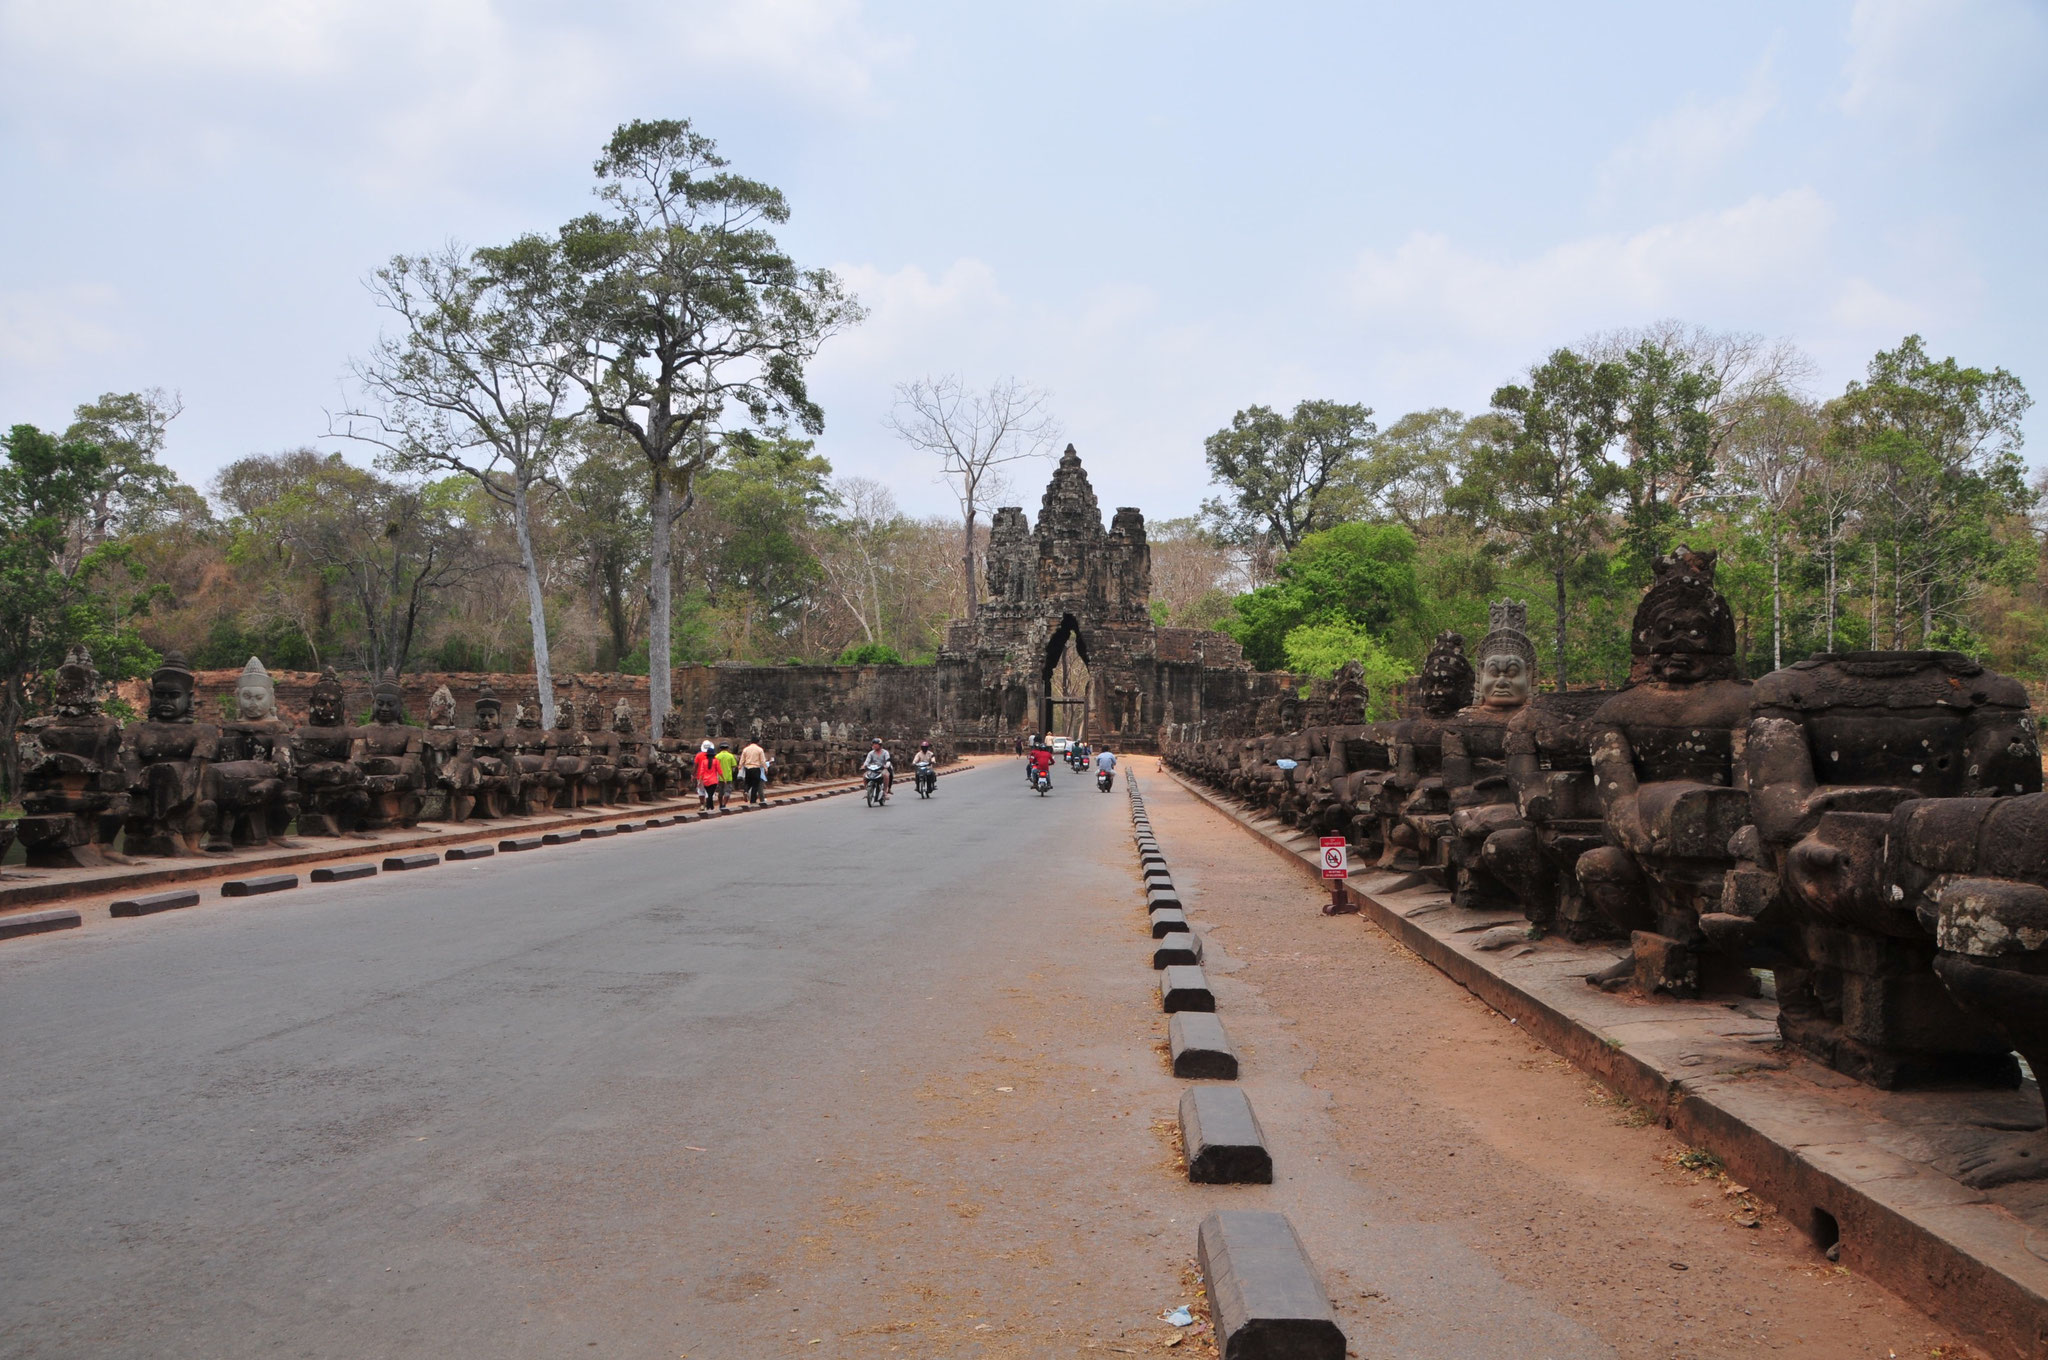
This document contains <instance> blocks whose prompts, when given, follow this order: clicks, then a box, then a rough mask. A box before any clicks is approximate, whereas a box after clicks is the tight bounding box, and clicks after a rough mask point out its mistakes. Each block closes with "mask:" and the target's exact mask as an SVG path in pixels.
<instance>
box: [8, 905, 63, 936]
mask: <svg viewBox="0 0 2048 1360" xmlns="http://www.w3.org/2000/svg"><path fill="white" fill-rule="evenodd" d="M80 920H81V918H80V916H79V914H78V912H77V909H76V908H73V907H58V908H56V909H55V910H52V911H25V912H22V913H20V914H19V915H15V916H0V940H14V939H19V938H20V937H22V936H24V935H42V934H46V933H47V932H49V931H52V930H76V929H77V928H78V926H79V923H80Z"/></svg>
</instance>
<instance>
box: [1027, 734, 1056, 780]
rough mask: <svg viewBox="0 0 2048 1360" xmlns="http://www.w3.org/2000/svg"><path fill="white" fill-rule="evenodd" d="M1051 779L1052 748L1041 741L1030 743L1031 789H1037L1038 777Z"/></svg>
mask: <svg viewBox="0 0 2048 1360" xmlns="http://www.w3.org/2000/svg"><path fill="white" fill-rule="evenodd" d="M1041 775H1043V776H1044V777H1045V778H1046V779H1047V780H1050V779H1051V778H1052V747H1051V746H1049V745H1047V744H1046V743H1045V742H1043V741H1034V742H1032V743H1031V787H1032V788H1034V789H1035V788H1037V787H1038V780H1039V776H1041Z"/></svg>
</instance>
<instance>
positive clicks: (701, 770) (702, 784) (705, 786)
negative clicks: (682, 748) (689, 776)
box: [697, 741, 719, 811]
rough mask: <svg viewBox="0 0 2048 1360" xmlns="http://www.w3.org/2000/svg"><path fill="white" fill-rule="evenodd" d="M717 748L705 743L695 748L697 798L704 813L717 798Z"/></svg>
mask: <svg viewBox="0 0 2048 1360" xmlns="http://www.w3.org/2000/svg"><path fill="white" fill-rule="evenodd" d="M718 780H719V770H718V748H717V747H715V746H713V745H712V744H711V743H710V742H708V741H707V742H705V743H704V744H703V745H702V746H700V747H698V748H697V798H698V801H699V802H700V803H701V804H702V806H703V807H704V809H705V810H706V811H709V810H710V808H711V805H712V804H713V803H714V802H715V801H717V798H718Z"/></svg>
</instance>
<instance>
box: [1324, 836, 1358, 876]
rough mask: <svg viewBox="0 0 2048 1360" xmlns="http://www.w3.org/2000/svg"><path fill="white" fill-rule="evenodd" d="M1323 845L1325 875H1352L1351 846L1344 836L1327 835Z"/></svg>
mask: <svg viewBox="0 0 2048 1360" xmlns="http://www.w3.org/2000/svg"><path fill="white" fill-rule="evenodd" d="M1322 845H1323V877H1324V878H1349V877H1351V848H1350V846H1348V845H1347V844H1345V841H1344V838H1343V837H1342V836H1325V837H1323V840H1322Z"/></svg>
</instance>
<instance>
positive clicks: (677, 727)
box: [661, 708, 683, 740]
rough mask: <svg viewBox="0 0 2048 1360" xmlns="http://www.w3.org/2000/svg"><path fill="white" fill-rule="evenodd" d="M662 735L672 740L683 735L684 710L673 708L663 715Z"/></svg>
mask: <svg viewBox="0 0 2048 1360" xmlns="http://www.w3.org/2000/svg"><path fill="white" fill-rule="evenodd" d="M661 735H662V736H664V737H667V738H669V739H671V740H673V739H676V738H680V737H681V736H682V735H683V711H682V710H681V709H680V708H672V709H670V710H669V711H668V712H666V713H664V714H662V715H661Z"/></svg>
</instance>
